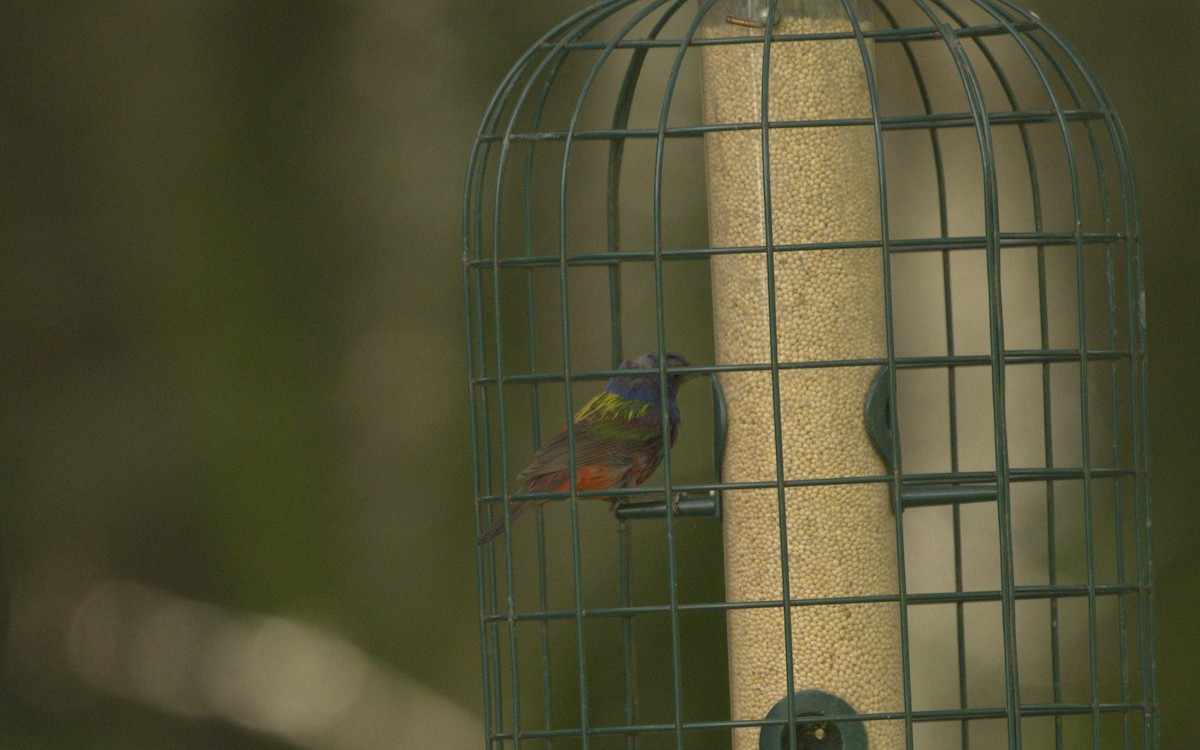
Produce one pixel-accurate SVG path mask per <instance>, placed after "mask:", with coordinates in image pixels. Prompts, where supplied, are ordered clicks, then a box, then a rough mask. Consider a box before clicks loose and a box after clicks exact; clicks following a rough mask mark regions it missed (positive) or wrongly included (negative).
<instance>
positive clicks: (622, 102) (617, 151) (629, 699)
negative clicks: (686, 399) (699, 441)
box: [571, 0, 687, 750]
mask: <svg viewBox="0 0 1200 750" xmlns="http://www.w3.org/2000/svg"><path fill="white" fill-rule="evenodd" d="M665 2H666V0H660V1H659V2H655V3H651V4H650V5H648V6H647V7H646V8H644V9H643V10H642V11H641V12H640V13H638V14H636V15H635V16H634V17H633V18H632V19H631V20H630V21H629V22H628V23H626V24H625V26H623V27H622V28H621V30H620V31H618V32H617V33H616V34H615V35H614V37H613V39H612V41H611V42H610V43H609V44H608V45H607V46H606V47H605V49H604V51H603V52H602V53H601V54H600V57H599V59H598V60H597V62H596V64H595V66H594V67H593V68H592V73H591V75H590V76H589V78H588V80H587V81H586V83H585V84H584V88H583V93H581V95H580V98H579V106H580V107H581V106H582V103H583V97H584V96H585V95H586V92H587V90H588V89H589V88H590V87H591V84H592V83H593V81H594V80H595V76H596V74H597V73H598V72H599V70H600V67H601V65H602V64H603V63H604V61H605V60H606V59H607V58H608V56H609V55H610V54H611V53H612V51H613V50H614V49H615V48H616V46H617V44H618V43H619V42H620V41H622V40H624V39H625V37H626V36H627V35H628V34H629V32H630V31H631V30H632V29H633V28H634V27H636V26H637V25H638V24H639V23H641V22H642V21H643V20H644V19H645V18H647V17H648V16H649V15H650V13H652V12H653V11H655V10H658V9H659V8H660V7H661V6H662V5H664V4H665ZM685 2H687V0H675V2H674V5H673V6H672V7H671V8H670V9H668V10H667V11H666V12H665V13H664V14H663V15H662V16H661V17H660V18H659V19H658V20H657V22H656V23H655V25H654V27H653V28H652V29H651V31H650V33H649V35H648V38H650V39H655V38H657V37H658V34H659V33H660V32H661V31H662V29H663V27H664V26H665V25H666V24H667V23H668V22H669V21H670V20H671V18H672V17H674V15H675V13H676V12H677V11H678V10H679V9H680V7H682V6H683V4H684V3H685ZM685 49H686V46H681V47H680V56H681V57H682V53H683V51H684V50H685ZM645 56H646V50H645V48H638V49H637V50H635V51H634V53H633V57H632V60H631V61H630V64H629V66H628V68H627V69H626V74H625V78H624V81H623V83H622V86H621V90H620V91H619V92H618V95H617V107H616V111H615V112H614V115H613V129H614V130H617V129H623V128H624V127H625V126H626V125H627V123H628V120H629V112H630V105H631V102H632V99H633V93H634V90H635V88H636V84H637V80H638V76H639V74H640V72H641V68H642V64H643V61H644V60H645ZM672 85H673V82H672ZM667 102H668V103H667V104H664V107H667V106H669V94H668V100H667ZM578 111H579V110H578V108H577V110H576V117H577V116H578ZM575 125H576V122H575V120H574V119H573V121H572V124H571V128H572V132H574V128H575ZM623 151H624V140H623V139H619V138H618V139H616V140H614V141H613V142H612V145H611V146H610V148H609V180H608V249H609V252H617V251H619V249H620V222H619V211H620V205H619V188H620V166H621V157H622V154H623ZM656 180H657V176H656ZM655 205H656V207H657V206H658V203H657V202H656V204H655ZM660 219H661V216H660V214H659V213H655V219H654V221H655V231H656V232H657V231H658V229H659V224H660ZM655 268H656V273H657V274H659V275H660V276H661V257H659V258H657V259H656V261H655ZM620 282H621V279H620V269H619V268H618V267H617V265H616V264H613V265H611V266H610V267H609V298H610V310H609V314H610V316H611V319H610V325H611V331H612V333H611V337H612V341H611V346H612V365H613V367H614V368H615V367H616V366H617V364H619V363H620V361H621V358H622V356H623V355H622V345H621V341H622V335H621V306H620ZM658 311H659V315H660V318H659V339H660V343H659V349H660V351H663V350H664V348H663V344H662V322H661V314H662V298H661V296H660V297H658ZM662 402H663V403H664V404H665V403H667V399H666V398H665V396H664V398H663V401H662ZM665 416H666V413H665V412H664V417H665ZM668 432H669V431H668ZM664 439H667V438H664ZM669 449H670V446H669V445H668V446H666V448H665V449H664V457H667V456H668V454H669ZM668 460H669V459H668ZM664 470H665V471H667V472H668V475H669V469H664ZM668 488H669V479H668ZM669 496H670V495H669V492H668V497H669ZM618 546H619V549H618V554H619V556H620V590H621V600H620V601H621V606H622V607H623V608H628V607H631V606H632V604H633V579H632V567H633V535H632V529H631V524H630V522H629V521H622V522H621V527H620V533H619V542H618ZM670 577H671V582H672V585H674V581H675V574H674V571H673V570H672V572H671V576H670ZM621 620H622V622H621V639H622V661H623V667H624V676H625V724H626V726H633V725H634V724H635V723H636V721H637V651H636V646H635V641H634V627H633V626H634V618H633V615H625V616H623V617H622V618H621ZM675 653H676V657H675V658H676V661H677V662H678V648H676V649H675ZM680 741H682V737H680ZM636 747H637V734H636V733H633V732H630V733H629V734H627V735H626V748H628V749H629V750H633V749H634V748H636Z"/></svg>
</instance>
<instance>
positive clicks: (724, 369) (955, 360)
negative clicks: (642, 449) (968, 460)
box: [471, 349, 1144, 387]
mask: <svg viewBox="0 0 1200 750" xmlns="http://www.w3.org/2000/svg"><path fill="white" fill-rule="evenodd" d="M1141 356H1144V353H1143V352H1140V351H1134V350H1131V349H1116V350H1112V349H1082V350H1081V349H1010V350H1008V351H1007V352H1005V354H1004V362H1005V364H1009V365H1014V366H1015V365H1035V364H1054V363H1056V362H1072V363H1077V362H1079V361H1080V360H1081V359H1083V358H1085V357H1086V359H1087V360H1088V361H1089V362H1121V361H1130V360H1132V359H1133V358H1134V357H1141ZM991 363H992V361H991V358H990V356H989V355H986V354H954V355H946V354H929V355H924V356H913V357H896V358H895V364H896V367H897V369H900V370H920V369H928V368H942V367H971V366H983V365H990V364H991ZM886 364H887V360H886V359H884V358H882V357H864V358H862V359H828V360H814V361H810V362H780V363H779V364H778V369H779V370H780V371H781V372H782V371H787V370H821V369H826V368H830V367H883V366H885V365H886ZM770 370H771V365H770V364H769V363H765V362H763V363H746V364H736V365H706V366H703V367H688V368H679V369H678V370H674V369H673V370H672V372H681V373H690V374H693V375H709V374H720V373H736V372H769V371H770ZM620 375H629V371H628V370H581V371H580V372H573V373H571V381H572V382H583V381H588V380H608V379H609V378H613V377H617V376H620ZM565 382H566V377H565V376H564V375H562V374H561V373H552V372H531V373H521V374H517V375H504V376H503V377H493V376H485V377H478V378H472V379H471V383H472V384H473V385H475V386H479V387H485V386H495V385H497V384H500V383H503V384H504V385H514V384H522V383H524V384H531V383H536V384H545V383H565Z"/></svg>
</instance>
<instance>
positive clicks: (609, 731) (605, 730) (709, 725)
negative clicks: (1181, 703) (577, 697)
mask: <svg viewBox="0 0 1200 750" xmlns="http://www.w3.org/2000/svg"><path fill="white" fill-rule="evenodd" d="M1153 708H1154V707H1153V706H1151V705H1149V704H1147V703H1135V702H1130V703H1096V704H1091V703H1022V704H1021V706H1020V715H1021V717H1022V718H1030V719H1035V718H1040V717H1044V716H1076V715H1080V714H1089V713H1093V712H1096V711H1098V712H1099V713H1102V714H1127V713H1147V712H1150V711H1152V710H1153ZM1008 715H1009V714H1008V711H1007V710H1006V709H1005V708H1003V707H1001V706H995V707H984V708H953V709H927V710H924V711H916V710H914V711H912V712H911V714H906V712H904V711H881V712H877V713H862V714H854V715H833V714H830V715H829V716H824V715H823V716H821V717H820V720H821V721H822V722H824V723H833V722H839V721H864V722H869V721H899V720H903V719H904V718H905V716H912V720H913V721H914V722H937V721H962V720H964V719H965V720H985V719H1003V718H1005V717H1007V716H1008ZM788 723H790V722H788V721H783V720H766V719H759V720H736V719H730V720H713V721H685V722H683V729H684V731H693V732H700V731H705V730H729V729H755V728H758V727H768V726H783V725H784V724H788ZM676 728H677V727H676V725H675V724H674V723H672V724H631V725H627V726H619V725H617V726H600V727H597V726H589V727H588V729H587V735H588V736H589V737H594V736H604V735H613V734H642V733H646V734H649V733H657V732H674V731H675V730H676ZM583 734H584V733H583V732H581V731H580V730H579V729H577V728H575V729H530V730H522V732H521V739H523V740H541V739H569V738H573V737H581V736H583ZM492 739H494V740H507V741H510V742H511V741H512V740H514V739H515V737H514V736H513V734H512V733H511V732H506V733H497V734H494V735H492Z"/></svg>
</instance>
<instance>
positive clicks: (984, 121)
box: [915, 0, 1021, 748]
mask: <svg viewBox="0 0 1200 750" xmlns="http://www.w3.org/2000/svg"><path fill="white" fill-rule="evenodd" d="M915 2H916V3H917V5H918V6H919V7H920V8H921V10H922V11H923V12H924V13H925V14H926V16H927V17H928V18H929V20H930V22H931V23H933V25H934V26H935V27H937V28H939V29H940V30H941V34H942V38H943V40H944V41H945V43H946V45H947V47H948V49H949V51H950V53H951V55H952V57H953V59H954V62H955V66H956V67H957V69H958V72H959V77H960V78H961V80H962V83H963V88H964V90H965V93H966V96H967V100H968V102H969V104H970V107H971V115H972V118H973V120H974V122H975V133H976V136H977V139H978V142H979V150H980V161H981V167H982V172H983V200H984V213H985V243H986V256H987V276H988V316H989V334H990V335H989V338H990V343H991V370H992V412H993V422H994V435H995V441H996V445H995V454H996V489H997V492H996V506H997V516H998V519H997V521H998V523H997V526H998V531H999V537H1000V596H1001V619H1002V628H1003V637H1004V665H1005V667H1004V681H1005V694H1006V700H1005V702H1006V704H1007V711H1006V719H1007V723H1008V741H1009V746H1010V747H1013V748H1019V747H1021V702H1020V681H1019V675H1018V671H1017V634H1016V600H1015V595H1014V580H1013V578H1014V574H1013V561H1012V494H1011V488H1010V486H1009V467H1008V428H1007V421H1006V410H1005V404H1006V396H1005V367H1006V366H1007V364H1006V359H1007V358H1006V355H1005V349H1004V314H1003V300H1002V297H1001V277H1000V243H999V231H1000V227H999V224H1000V220H999V206H998V203H997V196H998V193H999V188H998V185H997V181H996V173H995V151H994V149H993V145H992V137H991V125H990V122H989V120H988V116H987V106H986V103H985V101H984V96H983V92H982V90H980V88H979V80H978V78H977V77H976V75H975V73H974V70H973V68H972V66H971V62H970V59H969V58H968V57H967V54H966V51H965V50H964V49H963V46H962V40H961V39H960V38H959V36H958V34H957V33H956V32H955V30H954V29H953V28H951V27H950V26H949V24H946V23H944V22H943V21H941V20H940V19H938V17H937V16H936V14H935V13H934V12H933V11H932V10H931V9H930V8H929V6H928V4H927V3H926V2H925V0H915Z"/></svg>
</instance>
